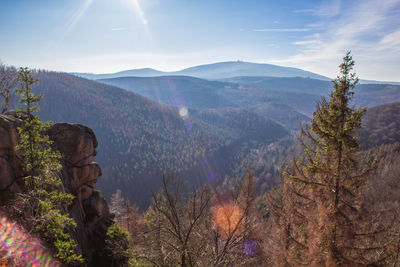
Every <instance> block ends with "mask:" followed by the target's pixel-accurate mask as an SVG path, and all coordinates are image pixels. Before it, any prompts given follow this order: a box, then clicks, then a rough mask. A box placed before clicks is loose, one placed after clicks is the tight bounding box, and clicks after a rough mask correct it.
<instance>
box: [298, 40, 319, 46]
mask: <svg viewBox="0 0 400 267" xmlns="http://www.w3.org/2000/svg"><path fill="white" fill-rule="evenodd" d="M319 43H321V42H320V41H319V40H307V41H297V42H293V44H295V45H309V44H319Z"/></svg>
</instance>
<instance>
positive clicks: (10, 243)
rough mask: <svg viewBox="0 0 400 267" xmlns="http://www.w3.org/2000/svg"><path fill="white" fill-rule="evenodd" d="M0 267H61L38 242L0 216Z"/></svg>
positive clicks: (13, 223)
mask: <svg viewBox="0 0 400 267" xmlns="http://www.w3.org/2000/svg"><path fill="white" fill-rule="evenodd" d="M0 264H1V265H0V266H30V267H33V266H48V267H50V266H51V267H52V266H61V264H60V263H59V262H58V261H56V260H54V259H53V258H52V257H51V254H50V253H49V252H48V251H47V250H46V249H45V248H44V247H43V246H42V244H41V243H40V241H39V240H37V239H36V238H33V237H30V236H29V235H28V234H26V233H25V232H24V231H23V229H22V228H21V227H20V226H19V225H17V224H16V223H15V222H11V221H9V220H8V219H7V218H6V217H4V216H2V215H1V214H0Z"/></svg>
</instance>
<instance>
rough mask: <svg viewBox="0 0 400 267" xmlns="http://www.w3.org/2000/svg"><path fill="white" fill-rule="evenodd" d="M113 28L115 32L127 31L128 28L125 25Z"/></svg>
mask: <svg viewBox="0 0 400 267" xmlns="http://www.w3.org/2000/svg"><path fill="white" fill-rule="evenodd" d="M111 30H112V31H113V32H118V31H126V30H127V28H125V27H117V28H112V29H111Z"/></svg>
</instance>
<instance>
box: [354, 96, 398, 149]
mask: <svg viewBox="0 0 400 267" xmlns="http://www.w3.org/2000/svg"><path fill="white" fill-rule="evenodd" d="M361 137H362V140H363V144H364V147H365V148H371V147H375V146H379V145H384V144H394V143H396V142H400V102H395V103H390V104H386V105H381V106H377V107H373V108H370V109H368V110H367V113H366V114H365V116H364V118H363V127H362V129H361Z"/></svg>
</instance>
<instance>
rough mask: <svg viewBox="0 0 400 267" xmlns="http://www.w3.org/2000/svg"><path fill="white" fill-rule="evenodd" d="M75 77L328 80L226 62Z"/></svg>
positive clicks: (285, 69) (269, 66)
mask: <svg viewBox="0 0 400 267" xmlns="http://www.w3.org/2000/svg"><path fill="white" fill-rule="evenodd" d="M73 74H75V75H77V76H81V77H84V78H88V79H92V80H97V79H108V78H117V77H132V76H135V77H156V76H193V77H197V78H202V79H208V80H217V79H225V78H231V77H236V76H272V77H305V78H307V77H309V78H314V79H321V80H330V79H329V78H328V77H325V76H322V75H319V74H316V73H313V72H309V71H305V70H302V69H297V68H291V67H282V66H277V65H272V64H265V63H251V62H244V61H227V62H218V63H213V64H206V65H199V66H194V67H190V68H186V69H183V70H180V71H171V72H163V71H158V70H155V69H151V68H144V69H132V70H126V71H121V72H116V73H110V74H92V73H73Z"/></svg>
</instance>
